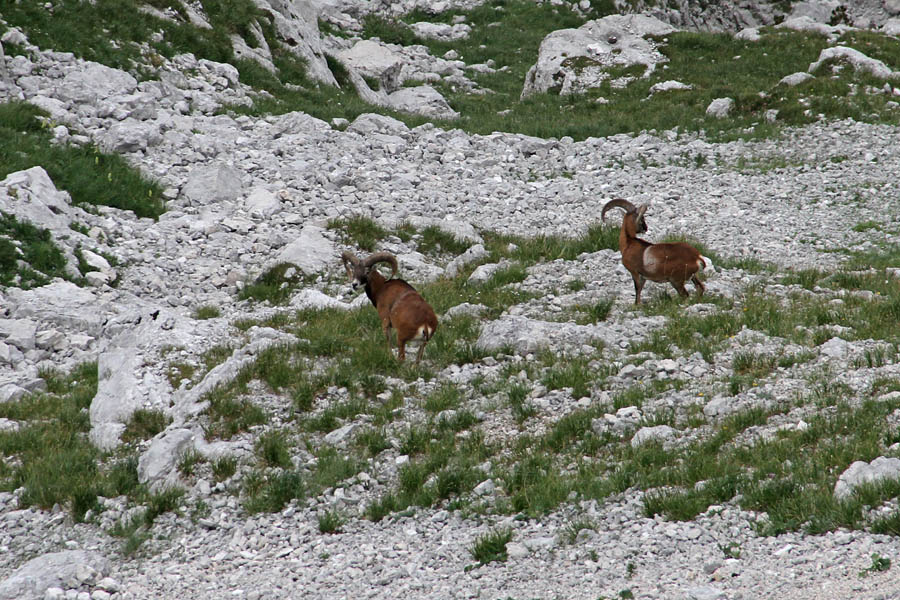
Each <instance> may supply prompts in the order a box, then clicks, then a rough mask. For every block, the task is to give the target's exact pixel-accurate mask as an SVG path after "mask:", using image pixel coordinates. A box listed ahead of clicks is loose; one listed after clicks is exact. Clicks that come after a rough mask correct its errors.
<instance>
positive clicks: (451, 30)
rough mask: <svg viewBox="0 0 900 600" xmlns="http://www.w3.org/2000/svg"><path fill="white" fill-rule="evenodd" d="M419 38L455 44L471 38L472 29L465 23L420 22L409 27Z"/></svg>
mask: <svg viewBox="0 0 900 600" xmlns="http://www.w3.org/2000/svg"><path fill="white" fill-rule="evenodd" d="M409 28H410V29H412V30H413V33H415V34H416V35H417V36H418V37H420V38H424V39H429V40H440V41H443V42H453V41H456V40H464V39H466V38H467V37H469V34H470V33H471V32H472V28H471V27H470V26H469V25H466V24H465V23H457V24H455V25H450V24H448V23H426V22H424V21H420V22H418V23H412V24H411V25H410V26H409Z"/></svg>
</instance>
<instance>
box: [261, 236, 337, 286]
mask: <svg viewBox="0 0 900 600" xmlns="http://www.w3.org/2000/svg"><path fill="white" fill-rule="evenodd" d="M324 233H325V229H324V228H322V227H318V226H316V225H306V226H305V227H303V229H301V230H300V235H299V237H297V239H296V240H294V241H293V242H291V243H290V244H288V245H287V246H285V247H284V248H282V249H281V251H280V252H279V253H278V255H277V256H276V257H275V258H274V259H272V260H270V261H269V262H268V263H267V265H266V268H271V267H274V266H275V265H279V264H283V263H289V264H292V265H296V266H297V268H298V269H300V270H301V271H302V272H303V273H304V274H306V275H315V274H316V273H323V272H326V271H328V270H329V269H334V268H336V267H338V266H339V265H340V252H338V249H337V247H336V246H335V245H334V243H333V242H332V241H331V240H329V239H328V238H326V237H325V236H324Z"/></svg>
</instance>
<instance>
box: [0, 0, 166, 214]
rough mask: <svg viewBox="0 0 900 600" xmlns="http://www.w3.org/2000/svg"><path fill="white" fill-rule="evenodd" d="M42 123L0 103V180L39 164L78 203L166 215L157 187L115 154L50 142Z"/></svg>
mask: <svg viewBox="0 0 900 600" xmlns="http://www.w3.org/2000/svg"><path fill="white" fill-rule="evenodd" d="M107 3H108V2H107ZM67 4H72V2H68V3H67ZM20 6H21V5H20ZM4 16H5V17H7V18H8V17H9V15H6V14H4ZM32 42H33V43H38V42H36V41H34V40H32ZM49 47H51V48H54V49H56V50H60V51H62V50H63V48H60V47H58V46H49ZM46 119H47V113H45V112H43V111H42V110H40V109H38V108H36V107H35V106H32V105H30V104H27V103H23V102H7V103H5V104H0V140H2V142H0V178H4V177H6V176H7V175H9V174H10V173H12V172H15V171H22V170H25V169H29V168H31V167H34V166H40V167H43V168H44V170H45V171H47V174H48V175H49V176H50V179H52V180H53V183H54V184H56V187H57V188H59V189H62V190H65V191H67V192H68V193H69V194H70V195H71V196H72V201H73V202H74V203H75V204H76V205H80V206H85V207H92V206H97V205H102V206H112V207H114V208H119V209H123V210H130V211H133V212H134V213H135V214H136V215H137V216H139V217H150V218H154V219H155V218H157V217H159V215H161V214H162V213H163V212H164V211H165V203H164V202H163V200H162V187H161V186H160V184H158V183H156V182H155V181H152V180H150V179H147V178H146V177H144V176H143V175H142V174H141V173H140V172H139V171H138V170H136V169H134V168H133V167H131V166H129V165H128V163H127V162H126V161H125V159H124V158H122V157H121V156H119V155H118V154H107V153H105V152H101V151H100V150H99V149H98V148H97V147H95V146H91V145H86V146H74V145H61V144H55V143H52V142H51V140H52V138H53V136H52V134H51V132H50V130H49V128H48V126H47V124H48V123H49V121H47V120H46Z"/></svg>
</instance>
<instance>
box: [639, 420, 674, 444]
mask: <svg viewBox="0 0 900 600" xmlns="http://www.w3.org/2000/svg"><path fill="white" fill-rule="evenodd" d="M676 435H677V434H676V433H675V430H674V429H672V428H671V427H669V426H668V425H657V426H655V427H641V428H640V429H638V430H637V432H636V433H635V434H634V437H632V438H631V447H632V448H637V447H638V446H641V445H643V444H646V443H647V442H650V441H659V442H668V441H670V440H673V439H675V437H676Z"/></svg>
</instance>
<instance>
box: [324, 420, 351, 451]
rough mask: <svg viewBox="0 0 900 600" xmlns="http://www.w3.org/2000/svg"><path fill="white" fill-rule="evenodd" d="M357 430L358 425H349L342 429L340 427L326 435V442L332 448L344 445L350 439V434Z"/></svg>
mask: <svg viewBox="0 0 900 600" xmlns="http://www.w3.org/2000/svg"><path fill="white" fill-rule="evenodd" d="M355 429H356V425H355V424H354V423H348V424H347V425H344V426H342V427H338V428H337V429H335V430H334V431H330V432H328V433H327V434H325V442H326V443H328V444H331V445H332V446H337V445H340V444H343V443H345V442H346V441H347V439H348V438H349V437H350V434H351V433H353V431H354V430H355Z"/></svg>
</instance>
